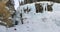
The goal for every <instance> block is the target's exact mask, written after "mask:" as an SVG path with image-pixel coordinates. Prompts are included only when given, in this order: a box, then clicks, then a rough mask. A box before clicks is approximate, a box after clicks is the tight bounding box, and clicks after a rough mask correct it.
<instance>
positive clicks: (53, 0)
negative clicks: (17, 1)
mask: <svg viewBox="0 0 60 32" xmlns="http://www.w3.org/2000/svg"><path fill="white" fill-rule="evenodd" d="M39 1H52V2H56V3H60V0H24V3H25V4H27V3H33V2H39Z"/></svg>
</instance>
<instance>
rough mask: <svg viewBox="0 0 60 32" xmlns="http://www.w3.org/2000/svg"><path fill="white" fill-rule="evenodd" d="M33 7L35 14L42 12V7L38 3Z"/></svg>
mask: <svg viewBox="0 0 60 32" xmlns="http://www.w3.org/2000/svg"><path fill="white" fill-rule="evenodd" d="M35 7H36V13H39V12H41V13H42V12H43V7H42V5H41V4H40V3H38V4H35Z"/></svg>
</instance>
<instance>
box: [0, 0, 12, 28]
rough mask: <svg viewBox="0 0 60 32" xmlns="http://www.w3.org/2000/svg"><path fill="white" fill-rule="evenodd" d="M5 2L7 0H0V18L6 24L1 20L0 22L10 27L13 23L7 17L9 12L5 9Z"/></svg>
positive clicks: (9, 14)
mask: <svg viewBox="0 0 60 32" xmlns="http://www.w3.org/2000/svg"><path fill="white" fill-rule="evenodd" d="M7 2H8V0H1V1H0V20H1V21H2V22H4V23H6V24H4V23H2V22H0V23H1V24H4V25H6V26H8V27H10V26H12V25H13V23H12V21H11V20H10V19H9V17H10V16H11V13H10V12H9V11H8V9H6V3H7Z"/></svg>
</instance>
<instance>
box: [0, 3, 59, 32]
mask: <svg viewBox="0 0 60 32" xmlns="http://www.w3.org/2000/svg"><path fill="white" fill-rule="evenodd" d="M26 6H28V7H29V8H31V11H30V12H29V13H28V14H26V13H23V18H24V20H23V21H24V24H18V25H16V26H15V27H11V28H6V27H4V26H0V32H60V4H57V3H54V5H53V12H48V11H44V12H43V13H36V12H35V10H36V9H35V6H34V4H27V5H24V6H21V7H18V9H17V11H18V12H20V9H22V8H23V7H24V8H26ZM22 10H23V9H22ZM18 15H19V14H18ZM18 19H19V18H18Z"/></svg>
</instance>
